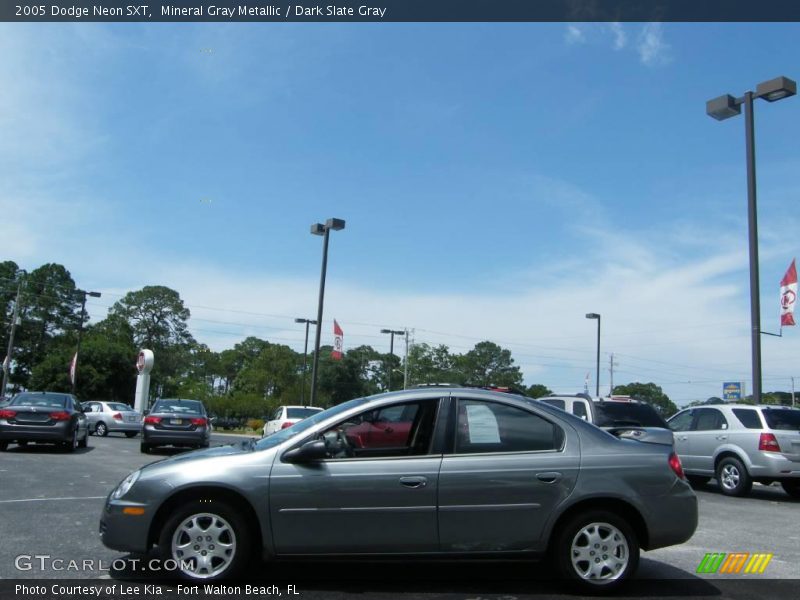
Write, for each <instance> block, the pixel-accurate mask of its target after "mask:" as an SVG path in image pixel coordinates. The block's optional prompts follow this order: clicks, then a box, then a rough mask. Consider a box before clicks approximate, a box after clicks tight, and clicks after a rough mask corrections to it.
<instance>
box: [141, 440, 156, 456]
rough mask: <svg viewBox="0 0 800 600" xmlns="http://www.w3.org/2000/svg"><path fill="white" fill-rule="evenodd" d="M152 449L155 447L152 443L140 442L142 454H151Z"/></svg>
mask: <svg viewBox="0 0 800 600" xmlns="http://www.w3.org/2000/svg"><path fill="white" fill-rule="evenodd" d="M152 449H153V447H152V446H151V445H150V444H145V443H144V442H142V443H141V444H139V450H141V452H142V454H150V451H151V450H152Z"/></svg>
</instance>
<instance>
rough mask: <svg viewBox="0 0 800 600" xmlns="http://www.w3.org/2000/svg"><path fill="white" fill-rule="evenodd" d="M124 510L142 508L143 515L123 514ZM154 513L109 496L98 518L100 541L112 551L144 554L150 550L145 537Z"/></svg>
mask: <svg viewBox="0 0 800 600" xmlns="http://www.w3.org/2000/svg"><path fill="white" fill-rule="evenodd" d="M125 508H137V509H141V508H143V509H144V514H141V515H131V514H125V513H124V512H123V511H124V510H125ZM154 512H155V511H154V510H152V509H151V508H150V507H148V505H146V504H142V503H138V502H128V501H124V500H112V499H111V496H110V495H109V497H108V498H107V499H106V504H105V507H104V508H103V514H102V515H101V516H100V540H101V541H102V542H103V545H104V546H105V547H106V548H111V549H112V550H118V551H120V552H132V553H136V554H144V553H146V552H147V551H148V550H149V549H150V544H148V541H147V537H148V532H149V531H150V523H151V521H152V519H153V513H154Z"/></svg>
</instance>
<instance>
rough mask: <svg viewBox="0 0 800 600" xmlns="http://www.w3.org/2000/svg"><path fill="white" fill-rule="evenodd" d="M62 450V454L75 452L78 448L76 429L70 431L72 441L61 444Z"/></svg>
mask: <svg viewBox="0 0 800 600" xmlns="http://www.w3.org/2000/svg"><path fill="white" fill-rule="evenodd" d="M61 444H62V446H61V447H62V448H63V449H64V452H75V449H76V448H77V447H78V428H77V427H76V428H75V429H73V430H72V439H70V440H68V441H66V442H61Z"/></svg>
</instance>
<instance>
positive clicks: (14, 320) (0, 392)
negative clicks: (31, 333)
mask: <svg viewBox="0 0 800 600" xmlns="http://www.w3.org/2000/svg"><path fill="white" fill-rule="evenodd" d="M25 274H26V273H25V271H24V270H23V269H20V270H19V271H17V272H16V274H15V277H16V276H18V275H22V276H24V275H25ZM22 283H23V278H22V277H20V278H19V281H17V298H16V300H14V313H13V314H12V315H11V331H10V332H9V334H8V349H7V350H6V358H5V360H4V361H3V387H2V389H0V396H5V395H6V387H7V386H8V372H9V371H10V370H11V356H12V354H13V353H14V334H15V333H16V331H17V325H19V320H20V319H19V302H20V298H21V297H22Z"/></svg>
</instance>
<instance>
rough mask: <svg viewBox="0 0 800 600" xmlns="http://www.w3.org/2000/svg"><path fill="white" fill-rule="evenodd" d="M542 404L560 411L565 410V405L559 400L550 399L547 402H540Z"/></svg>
mask: <svg viewBox="0 0 800 600" xmlns="http://www.w3.org/2000/svg"><path fill="white" fill-rule="evenodd" d="M542 402H544V403H546V404H549V405H550V406H555V407H556V408H560V409H561V410H565V409H566V407H567V405H566V403H565V402H564V401H563V400H561V399H559V398H550V399H548V400H542Z"/></svg>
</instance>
